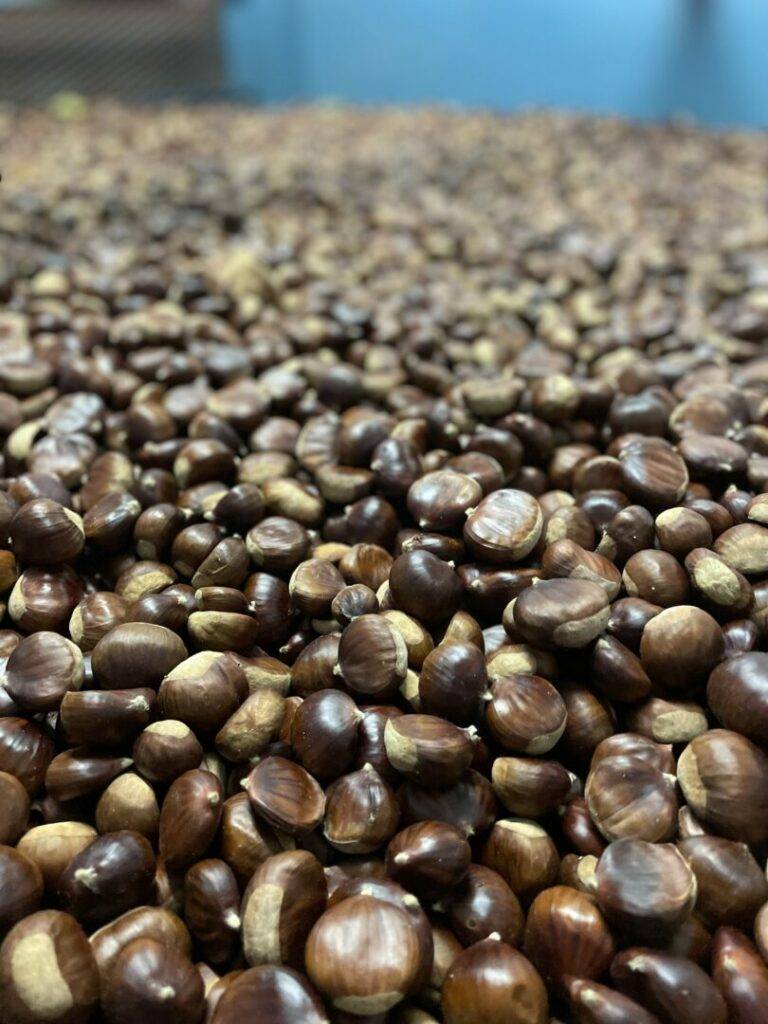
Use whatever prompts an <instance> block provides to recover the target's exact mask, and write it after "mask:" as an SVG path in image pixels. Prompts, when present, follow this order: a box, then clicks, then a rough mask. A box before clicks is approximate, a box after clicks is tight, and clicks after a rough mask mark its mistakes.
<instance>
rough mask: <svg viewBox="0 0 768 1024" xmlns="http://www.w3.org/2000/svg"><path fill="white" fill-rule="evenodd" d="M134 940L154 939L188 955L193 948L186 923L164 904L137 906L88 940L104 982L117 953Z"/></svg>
mask: <svg viewBox="0 0 768 1024" xmlns="http://www.w3.org/2000/svg"><path fill="white" fill-rule="evenodd" d="M135 939H153V940H154V941H156V942H160V943H162V944H163V945H164V946H167V947H168V948H170V949H174V950H177V951H178V952H180V953H183V954H184V955H185V956H189V955H190V953H191V951H192V940H191V938H190V935H189V931H188V930H187V926H186V925H185V924H184V922H183V921H182V920H181V918H180V917H177V916H176V914H174V913H173V912H172V911H170V910H167V909H166V908H165V907H136V908H135V909H134V910H127V911H126V912H125V913H124V914H121V915H120V916H119V917H116V918H115V919H114V920H113V921H110V922H109V923H108V924H105V925H103V926H102V927H101V928H99V929H98V930H97V931H95V932H94V933H93V934H92V935H91V937H90V939H89V942H90V944H91V949H92V950H93V956H94V958H95V960H96V966H97V967H98V970H99V975H100V976H101V979H102V981H106V980H107V979H108V977H109V974H110V971H111V969H112V966H113V964H114V962H115V959H116V957H117V956H118V954H119V953H120V952H121V950H123V949H124V948H125V947H126V946H127V945H128V944H129V943H131V942H133V941H134V940H135Z"/></svg>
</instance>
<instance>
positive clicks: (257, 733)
mask: <svg viewBox="0 0 768 1024" xmlns="http://www.w3.org/2000/svg"><path fill="white" fill-rule="evenodd" d="M284 705H285V699H284V698H283V697H281V696H280V694H279V693H275V691H274V690H267V689H265V690H257V691H256V692H255V693H252V694H251V695H250V697H246V699H245V700H244V701H243V703H242V704H241V705H240V707H239V708H238V709H237V710H236V711H234V712H233V713H232V714H231V715H230V716H229V718H228V719H227V720H226V722H224V724H223V725H222V726H221V728H220V729H219V731H218V732H217V733H216V739H215V743H216V749H217V750H218V752H219V753H220V754H221V756H222V757H225V758H226V759H227V760H228V761H235V762H240V763H242V762H245V761H250V760H252V759H253V758H254V757H257V756H258V755H259V754H261V753H262V752H263V751H264V750H265V749H266V748H267V746H268V745H269V743H270V741H271V740H272V739H273V737H274V736H275V735H276V733H277V731H278V729H279V727H280V723H281V722H282V720H283V713H284Z"/></svg>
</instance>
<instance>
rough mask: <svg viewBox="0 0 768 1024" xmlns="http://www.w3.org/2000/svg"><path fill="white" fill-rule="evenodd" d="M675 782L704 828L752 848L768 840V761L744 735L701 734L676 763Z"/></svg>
mask: <svg viewBox="0 0 768 1024" xmlns="http://www.w3.org/2000/svg"><path fill="white" fill-rule="evenodd" d="M677 780H678V782H679V784H680V788H681V789H682V791H683V795H684V797H685V799H686V802H687V804H688V806H689V807H690V808H691V810H692V811H693V813H694V814H695V815H696V817H697V818H699V820H700V821H702V822H703V823H704V825H707V826H709V827H711V828H712V829H713V830H714V831H715V832H717V833H718V834H720V835H722V836H725V837H726V838H727V839H735V840H737V841H741V842H746V843H747V844H748V845H750V846H751V845H759V844H762V843H765V842H766V840H768V813H764V809H765V810H767V811H768V758H766V755H765V754H764V753H763V752H762V750H760V749H759V748H758V747H756V746H755V745H754V744H753V743H751V742H750V741H749V740H748V739H747V738H746V737H745V736H741V735H740V734H739V733H737V732H731V731H729V730H727V729H709V730H708V731H707V732H702V733H700V734H699V735H698V736H696V737H695V738H694V739H693V740H692V741H691V742H690V743H689V744H688V746H687V747H686V748H685V750H684V751H683V752H682V754H681V755H680V757H679V759H678V762H677Z"/></svg>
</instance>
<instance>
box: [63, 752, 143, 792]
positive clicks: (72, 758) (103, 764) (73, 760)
mask: <svg viewBox="0 0 768 1024" xmlns="http://www.w3.org/2000/svg"><path fill="white" fill-rule="evenodd" d="M132 763H133V762H132V761H131V759H130V757H113V756H112V755H111V754H107V753H103V754H101V753H97V752H94V751H91V750H89V749H88V748H87V747H72V748H71V749H69V750H65V751H63V752H62V753H61V754H57V755H56V756H55V757H54V758H53V760H52V761H51V763H50V764H49V765H48V768H47V769H46V772H45V788H46V790H47V791H48V795H49V796H51V797H53V798H54V799H56V800H76V799H77V798H78V797H82V796H88V795H89V794H91V793H99V792H101V790H103V789H104V787H105V786H107V785H109V783H110V782H111V781H112V779H114V778H115V777H116V776H118V775H119V774H120V773H121V772H124V771H125V769H126V768H130V766H131V764H132Z"/></svg>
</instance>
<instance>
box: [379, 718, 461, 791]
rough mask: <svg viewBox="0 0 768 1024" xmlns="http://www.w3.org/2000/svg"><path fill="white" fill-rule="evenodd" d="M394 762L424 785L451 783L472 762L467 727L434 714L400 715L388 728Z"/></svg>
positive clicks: (386, 743)
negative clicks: (462, 727) (464, 728)
mask: <svg viewBox="0 0 768 1024" xmlns="http://www.w3.org/2000/svg"><path fill="white" fill-rule="evenodd" d="M384 746H385V749H386V754H387V759H388V761H389V763H390V765H391V766H392V767H393V768H394V769H395V770H396V771H398V772H399V773H400V774H402V775H405V776H406V777H407V778H410V779H413V780H414V781H416V782H419V783H420V784H421V785H423V786H450V785H452V784H453V783H454V782H457V781H458V780H459V778H460V777H461V776H462V775H463V773H464V772H465V771H466V769H467V768H469V766H470V764H471V763H472V756H473V746H472V739H471V736H470V735H468V733H467V732H466V731H464V730H463V729H460V728H458V726H455V725H453V724H452V723H451V722H447V721H446V720H445V719H443V718H437V717H435V716H434V715H399V716H397V717H395V718H390V719H389V720H388V721H387V723H386V726H385V728H384Z"/></svg>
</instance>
